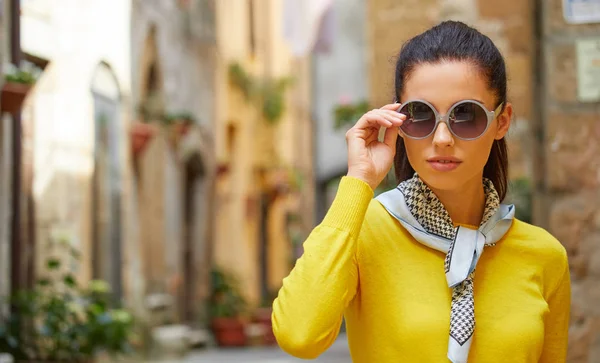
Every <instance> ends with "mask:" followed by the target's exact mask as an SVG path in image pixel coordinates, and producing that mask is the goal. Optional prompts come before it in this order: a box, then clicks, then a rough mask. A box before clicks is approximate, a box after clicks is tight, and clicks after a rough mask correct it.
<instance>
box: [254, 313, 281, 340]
mask: <svg viewBox="0 0 600 363" xmlns="http://www.w3.org/2000/svg"><path fill="white" fill-rule="evenodd" d="M272 313H273V309H272V308H270V307H265V308H259V309H257V310H256V312H255V313H254V321H255V322H256V323H259V324H261V325H262V326H263V327H264V332H265V335H264V336H263V343H264V344H265V345H276V344H277V339H275V334H273V324H272V322H271V314H272Z"/></svg>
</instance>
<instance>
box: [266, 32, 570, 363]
mask: <svg viewBox="0 0 600 363" xmlns="http://www.w3.org/2000/svg"><path fill="white" fill-rule="evenodd" d="M395 92H396V99H397V100H398V103H395V104H390V105H386V106H384V107H382V108H381V109H376V110H373V111H370V112H368V113H366V114H365V115H364V116H362V117H361V118H360V119H359V120H358V122H357V123H356V125H354V127H353V128H352V129H350V130H349V131H348V133H347V134H346V138H347V142H348V174H347V176H345V177H344V178H342V181H341V183H340V186H339V189H338V192H337V195H336V198H335V200H334V202H333V204H332V206H331V207H330V209H329V211H328V213H327V215H326V216H325V218H324V220H323V221H322V223H321V224H320V225H319V226H317V227H316V228H315V229H314V230H313V232H312V233H311V235H310V236H309V238H308V239H307V240H306V242H305V243H304V255H303V256H302V257H301V258H300V259H299V260H298V261H297V263H296V266H295V267H294V269H293V271H292V272H291V273H290V275H289V276H288V277H287V278H286V279H284V282H283V287H282V288H281V290H280V292H279V295H278V298H277V299H276V300H275V302H274V306H273V329H274V333H275V335H276V337H277V340H278V342H279V344H280V346H281V347H282V349H284V350H285V351H287V352H288V353H290V354H292V355H295V356H298V357H301V358H315V357H317V356H318V355H319V354H321V353H322V352H324V351H325V350H326V349H327V348H328V347H329V346H330V345H331V344H332V342H333V341H334V340H335V339H336V337H337V334H338V331H339V328H340V324H341V322H342V317H343V316H344V315H345V318H346V324H347V331H348V341H349V345H350V352H351V355H352V358H353V361H354V362H358V363H386V362H421V363H424V362H436V363H438V362H444V361H448V359H449V360H450V361H452V362H454V363H457V362H467V359H468V361H469V362H477V363H482V362H511V363H521V362H523V363H524V362H553V363H554V362H564V361H565V359H566V358H565V356H566V349H567V330H568V325H569V306H570V278H569V266H568V262H567V255H566V252H565V249H564V248H563V247H562V246H561V244H560V243H559V242H558V241H557V240H556V239H555V238H553V237H552V236H551V235H550V234H549V233H548V232H546V231H545V230H543V229H541V228H538V227H534V226H532V225H529V224H526V223H524V222H521V221H519V220H517V219H514V206H512V205H503V204H500V201H501V200H502V199H503V198H504V196H505V194H506V189H507V173H508V165H507V164H508V159H507V148H506V141H505V139H504V136H505V135H506V133H507V131H508V129H509V126H510V122H511V117H512V113H513V110H512V105H511V104H510V103H509V102H508V101H507V99H506V97H507V96H506V93H507V90H506V70H505V64H504V60H503V58H502V55H501V54H500V52H499V51H498V49H497V48H496V47H495V46H494V44H493V43H492V41H491V40H490V39H489V38H488V37H486V36H484V35H482V34H481V33H479V32H478V31H477V30H475V29H473V28H470V27H468V26H466V25H464V24H462V23H459V22H444V23H441V24H440V25H438V26H436V27H434V28H432V29H430V30H428V31H426V32H425V33H423V34H421V35H419V36H417V37H415V38H413V39H411V40H410V41H408V42H407V43H406V44H405V45H404V47H403V48H402V50H401V52H400V55H399V58H398V61H397V64H396V77H395ZM381 127H383V128H385V136H384V138H383V141H382V142H380V141H378V139H377V135H378V131H379V129H380V128H381ZM392 163H393V164H394V166H395V172H396V176H397V178H398V179H399V181H400V185H399V186H398V188H396V189H394V190H392V191H389V192H387V193H384V194H382V195H380V196H379V197H377V198H376V199H374V200H372V198H373V190H374V189H375V188H376V187H377V185H378V184H379V183H380V182H381V181H382V180H383V178H384V177H385V175H386V174H387V173H388V171H389V170H390V168H391V166H392ZM475 323H476V326H475Z"/></svg>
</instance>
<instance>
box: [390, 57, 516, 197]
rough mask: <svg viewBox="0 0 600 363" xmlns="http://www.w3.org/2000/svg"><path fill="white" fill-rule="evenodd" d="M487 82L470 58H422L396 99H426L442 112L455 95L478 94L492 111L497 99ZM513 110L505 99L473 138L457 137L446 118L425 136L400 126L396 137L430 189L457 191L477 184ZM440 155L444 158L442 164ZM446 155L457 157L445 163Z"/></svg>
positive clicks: (463, 97) (475, 97)
mask: <svg viewBox="0 0 600 363" xmlns="http://www.w3.org/2000/svg"><path fill="white" fill-rule="evenodd" d="M487 84H488V82H487V80H486V79H485V78H483V76H482V75H481V72H480V71H479V70H478V69H477V68H476V67H474V66H473V65H472V64H470V63H468V62H461V61H453V62H440V63H426V64H421V65H418V66H417V67H416V68H415V69H414V71H413V72H412V74H411V75H410V76H409V77H408V80H407V81H406V83H405V85H404V92H403V93H402V95H401V99H400V102H401V103H402V102H405V101H407V100H414V99H420V100H425V101H427V102H429V103H430V104H431V105H433V106H434V107H435V108H436V110H437V111H438V113H439V114H440V115H445V114H447V113H448V111H449V109H450V108H451V107H452V105H454V104H455V103H457V102H458V101H462V100H476V101H479V102H480V103H482V104H484V105H485V107H486V108H487V109H488V110H489V111H493V110H494V109H495V108H496V106H497V104H496V102H497V101H496V97H495V95H494V92H493V91H492V90H490V89H488V86H487ZM511 115H512V106H511V105H510V104H506V107H505V109H504V111H503V112H502V114H501V115H499V116H497V117H496V118H495V119H494V121H493V122H492V123H491V124H490V126H489V127H488V129H487V130H486V132H485V133H484V134H483V135H482V136H481V137H479V138H478V139H475V140H468V141H467V140H461V139H459V138H457V137H456V136H454V135H453V134H452V133H451V132H450V130H449V129H448V126H447V124H445V123H440V124H439V125H438V127H437V129H436V130H435V131H434V132H433V134H432V135H430V136H429V137H427V138H425V139H420V140H415V139H411V138H409V137H407V136H405V135H404V134H403V132H402V131H400V137H403V138H404V144H405V145H406V152H407V156H408V160H409V161H410V164H411V165H412V167H413V169H415V171H416V172H417V173H418V174H419V176H420V177H421V178H422V179H423V181H425V183H427V184H428V185H429V186H430V187H432V188H433V189H437V190H455V191H456V190H460V189H463V188H465V187H467V186H469V185H470V184H474V183H478V184H481V180H482V178H483V168H484V166H485V164H486V162H487V160H488V156H489V155H490V150H491V148H492V144H493V142H494V140H499V139H501V138H503V137H504V135H506V132H507V131H508V128H509V126H510V119H511ZM440 159H445V160H446V161H445V162H444V163H443V164H442V163H440V162H439V160H440ZM448 160H453V161H455V162H456V163H455V164H454V163H453V164H448Z"/></svg>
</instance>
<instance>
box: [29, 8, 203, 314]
mask: <svg viewBox="0 0 600 363" xmlns="http://www.w3.org/2000/svg"><path fill="white" fill-rule="evenodd" d="M209 3H210V2H206V1H194V2H186V3H183V2H182V3H181V4H180V5H178V4H177V3H176V2H170V3H168V4H167V2H163V1H155V2H149V1H143V2H142V1H133V2H123V1H119V0H111V1H88V2H83V3H82V2H79V1H67V2H66V4H65V8H68V9H71V10H70V11H64V9H63V8H61V9H59V8H56V7H53V6H51V1H50V2H49V1H47V0H37V1H32V2H28V3H27V4H25V5H24V6H23V11H22V13H23V15H22V22H23V29H24V31H23V34H25V35H24V37H23V50H24V52H26V53H28V54H30V55H33V56H35V57H37V58H39V59H44V60H47V61H50V63H49V66H48V67H46V69H45V71H44V73H43V74H42V76H41V78H40V79H39V80H38V82H37V83H36V85H35V88H34V90H33V91H32V93H31V95H30V97H29V98H28V100H27V103H26V105H25V107H24V109H23V123H24V125H25V137H24V155H25V156H24V158H26V156H27V155H30V157H27V158H26V159H24V163H25V164H26V165H27V161H28V160H31V162H32V167H31V173H30V174H26V175H25V179H26V180H28V181H30V182H31V191H32V195H33V206H34V209H33V210H34V211H35V214H34V218H33V219H32V220H29V221H25V222H24V225H27V223H31V224H32V225H33V232H34V233H33V236H35V247H36V248H35V250H34V252H35V253H34V254H31V256H34V258H35V261H36V265H37V266H36V270H37V271H38V273H40V272H41V271H43V270H42V267H43V265H42V262H43V259H44V257H45V254H46V251H45V249H44V247H45V245H46V244H47V242H48V241H49V240H50V239H51V238H53V237H56V236H61V238H62V237H65V238H67V239H68V240H69V241H70V242H71V243H72V244H73V245H74V246H75V247H76V248H77V249H79V250H80V252H81V253H82V264H81V266H80V269H79V270H78V271H77V276H78V277H79V278H80V279H81V282H83V283H85V282H86V281H88V280H90V279H92V278H100V279H104V280H107V281H108V282H109V283H110V284H111V286H112V288H113V292H114V293H115V294H116V295H117V297H118V298H119V299H123V300H124V301H125V304H126V305H128V306H129V307H131V308H133V309H134V310H135V312H136V314H138V315H139V316H140V317H144V316H148V314H147V308H148V297H149V296H150V295H152V294H167V295H169V296H170V297H171V299H172V303H171V304H170V306H171V307H172V311H173V313H172V314H171V321H181V322H186V323H198V322H200V320H201V319H202V316H203V312H204V310H205V308H206V305H205V299H206V292H207V285H208V265H209V245H210V244H209V243H208V241H210V240H211V238H212V235H211V233H212V224H213V222H212V219H211V218H210V216H211V213H210V212H209V211H210V210H211V209H212V204H211V203H212V200H213V199H212V198H211V196H212V192H211V190H212V188H213V182H212V181H213V180H214V177H213V174H214V173H213V170H214V169H215V165H214V160H213V159H214V156H213V152H214V142H213V136H212V133H211V132H210V126H211V124H212V119H213V118H214V99H213V95H214V81H213V78H212V74H213V73H212V71H211V70H212V69H213V68H214V64H213V57H214V52H213V51H212V50H211V49H212V47H213V46H214V43H215V39H214V29H211V27H210V26H209V25H207V23H210V20H211V17H210V16H209V15H210V14H207V13H206V12H205V10H206V9H209V10H210V6H208V5H210V4H209ZM207 4H208V5H207ZM171 5H172V6H171ZM203 6H204V7H203ZM207 6H208V7H207ZM213 18H214V11H213ZM200 20H202V21H200ZM108 24H110V26H107V25H108ZM192 24H193V25H192ZM213 28H214V27H213ZM99 29H102V31H99ZM211 34H213V35H212V38H211ZM50 39H52V40H50ZM55 39H59V40H60V41H59V42H55V41H54V40H55ZM49 44H54V46H49ZM150 83H151V85H150ZM149 90H158V91H160V94H159V95H158V98H153V102H154V101H156V102H155V103H157V104H158V105H159V107H160V111H161V112H163V113H164V114H168V115H175V114H183V113H185V114H189V115H191V116H192V118H193V119H195V120H196V123H194V124H192V125H191V126H190V127H189V128H188V129H187V132H185V133H174V131H173V130H174V128H170V127H166V126H163V125H162V121H163V118H160V119H150V120H148V119H145V120H142V117H140V112H138V111H139V109H140V107H139V106H140V105H142V104H144V102H146V101H148V98H149ZM146 103H148V102H146ZM138 121H150V123H152V126H151V127H152V128H153V129H154V130H155V133H154V135H153V136H154V137H152V139H151V140H150V142H149V143H148V144H147V145H146V148H145V149H144V151H143V152H139V153H134V152H133V149H134V146H135V145H134V144H135V142H134V139H133V136H132V135H133V132H134V128H135V126H136V125H139V122H138ZM25 169H26V170H27V167H25ZM29 252H32V251H29ZM28 256H29V255H28Z"/></svg>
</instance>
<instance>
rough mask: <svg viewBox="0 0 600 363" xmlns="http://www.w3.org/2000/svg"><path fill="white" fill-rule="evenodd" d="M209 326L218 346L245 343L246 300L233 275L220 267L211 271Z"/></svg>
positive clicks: (241, 344) (232, 345)
mask: <svg viewBox="0 0 600 363" xmlns="http://www.w3.org/2000/svg"><path fill="white" fill-rule="evenodd" d="M211 282H212V291H211V296H210V315H211V328H212V331H213V334H214V336H215V340H216V342H217V344H218V345H219V346H222V347H226V346H227V347H234V346H244V345H246V343H247V338H246V332H245V329H246V321H245V319H244V317H243V314H244V312H245V311H246V301H245V299H244V298H243V296H242V295H241V293H240V291H239V289H238V287H237V282H236V280H235V278H234V277H233V275H231V274H230V273H227V272H225V271H223V270H221V269H213V271H211Z"/></svg>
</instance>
